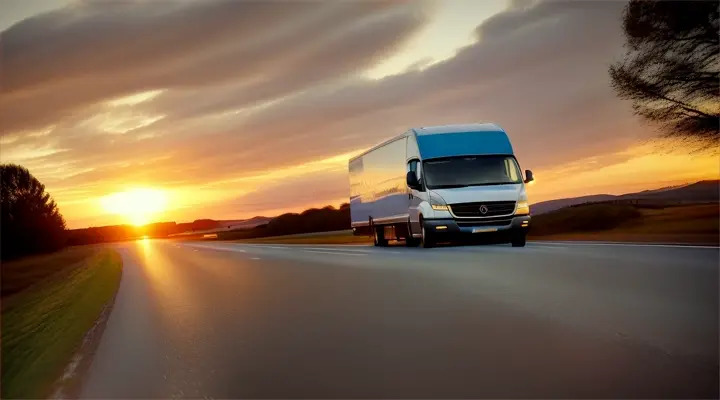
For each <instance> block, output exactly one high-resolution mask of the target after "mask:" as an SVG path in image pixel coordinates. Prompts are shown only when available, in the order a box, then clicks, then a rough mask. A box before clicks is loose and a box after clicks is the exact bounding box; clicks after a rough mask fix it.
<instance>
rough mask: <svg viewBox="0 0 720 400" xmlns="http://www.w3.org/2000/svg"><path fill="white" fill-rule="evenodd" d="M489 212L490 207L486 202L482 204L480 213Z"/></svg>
mask: <svg viewBox="0 0 720 400" xmlns="http://www.w3.org/2000/svg"><path fill="white" fill-rule="evenodd" d="M487 212H488V208H487V206H486V205H485V204H483V205H481V206H480V214H482V215H485V214H487Z"/></svg>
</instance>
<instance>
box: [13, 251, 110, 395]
mask: <svg viewBox="0 0 720 400" xmlns="http://www.w3.org/2000/svg"><path fill="white" fill-rule="evenodd" d="M75 251H77V253H75ZM70 252H71V253H72V255H69V253H68V252H59V253H56V254H53V255H48V256H42V257H33V258H29V259H25V260H18V261H14V262H10V263H5V264H3V267H2V269H3V281H5V280H7V279H21V278H22V279H24V278H25V277H27V276H28V275H33V274H31V273H29V272H28V273H23V274H11V275H9V276H6V274H5V271H6V269H7V271H11V272H13V271H15V272H16V271H18V270H21V269H22V268H20V267H19V266H24V268H26V269H33V268H35V269H38V270H44V271H45V270H48V269H54V270H55V271H57V272H55V273H52V274H47V273H36V274H34V276H36V277H37V276H43V279H40V280H39V281H38V280H36V282H35V283H34V284H31V285H28V286H27V287H26V288H25V289H24V290H22V291H19V292H16V293H14V294H12V295H8V296H4V297H3V299H2V300H3V307H2V390H1V392H2V398H44V397H47V396H48V395H49V394H50V391H51V390H52V386H53V383H54V382H55V381H56V380H57V379H58V377H60V376H61V375H62V373H63V369H64V368H65V366H66V364H67V363H68V361H69V360H70V359H71V358H72V356H73V354H74V352H75V351H76V350H77V349H78V347H79V346H80V345H81V343H82V341H83V337H84V336H85V333H86V332H87V331H88V330H89V329H90V328H92V327H93V325H94V323H95V321H96V320H97V318H98V316H99V315H100V314H101V312H102V311H103V309H104V307H105V305H106V304H107V303H108V302H109V301H111V300H112V299H113V298H114V296H115V293H116V291H117V289H118V287H119V285H120V276H121V273H122V259H121V257H120V255H119V254H118V253H117V252H115V251H114V250H109V249H100V248H83V249H79V250H78V249H73V250H72V251H70ZM80 254H84V257H80ZM15 263H18V264H15Z"/></svg>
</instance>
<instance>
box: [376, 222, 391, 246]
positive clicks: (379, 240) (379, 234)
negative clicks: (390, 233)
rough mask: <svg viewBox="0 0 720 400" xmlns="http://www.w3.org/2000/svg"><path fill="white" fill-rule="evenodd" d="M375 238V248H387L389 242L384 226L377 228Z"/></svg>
mask: <svg viewBox="0 0 720 400" xmlns="http://www.w3.org/2000/svg"><path fill="white" fill-rule="evenodd" d="M373 238H374V242H375V246H378V247H384V246H387V244H388V242H387V239H385V230H384V229H383V227H382V226H376V227H375V229H374V232H373Z"/></svg>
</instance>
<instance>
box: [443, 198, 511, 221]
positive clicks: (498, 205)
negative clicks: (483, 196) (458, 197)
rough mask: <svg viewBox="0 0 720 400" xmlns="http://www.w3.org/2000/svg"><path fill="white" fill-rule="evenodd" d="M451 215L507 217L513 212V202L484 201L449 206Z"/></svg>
mask: <svg viewBox="0 0 720 400" xmlns="http://www.w3.org/2000/svg"><path fill="white" fill-rule="evenodd" d="M449 206H450V209H451V210H452V212H453V214H455V215H456V216H458V217H480V218H482V217H497V216H499V215H509V214H512V213H513V212H514V211H515V202H514V201H485V202H475V203H456V204H449Z"/></svg>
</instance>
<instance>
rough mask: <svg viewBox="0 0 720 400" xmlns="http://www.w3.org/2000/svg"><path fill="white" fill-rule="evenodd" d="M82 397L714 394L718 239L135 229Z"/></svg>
mask: <svg viewBox="0 0 720 400" xmlns="http://www.w3.org/2000/svg"><path fill="white" fill-rule="evenodd" d="M117 247H118V249H119V251H120V253H121V254H122V256H123V260H124V270H123V277H122V282H121V285H120V289H119V292H118V295H117V298H116V301H115V306H114V309H113V311H112V314H111V315H110V318H109V320H108V324H107V327H106V329H105V333H104V335H103V337H102V339H101V342H100V344H99V347H98V350H97V352H96V354H95V356H94V359H93V362H92V365H91V366H90V369H89V371H88V373H87V374H86V376H85V377H84V382H83V387H82V393H81V397H84V398H182V397H185V398H215V399H220V398H631V397H644V398H667V397H676V398H702V397H709V396H714V397H717V395H718V256H719V253H718V249H717V248H685V247H649V246H627V245H612V244H608V245H599V244H567V243H530V244H528V246H527V247H525V248H512V247H510V246H478V247H448V248H436V249H417V248H416V249H408V248H404V247H391V248H373V247H368V246H319V245H318V246H305V245H295V246H293V245H248V244H237V243H222V242H180V241H161V240H157V241H154V240H144V241H138V242H133V243H126V244H120V245H117Z"/></svg>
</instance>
